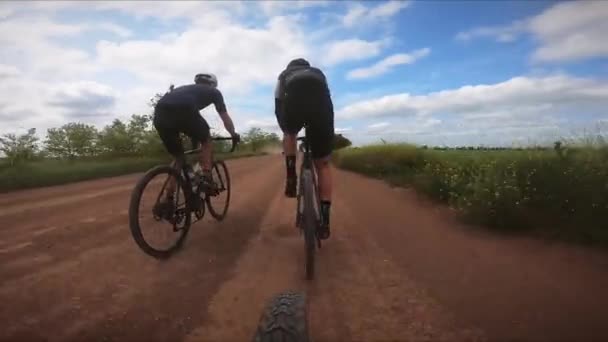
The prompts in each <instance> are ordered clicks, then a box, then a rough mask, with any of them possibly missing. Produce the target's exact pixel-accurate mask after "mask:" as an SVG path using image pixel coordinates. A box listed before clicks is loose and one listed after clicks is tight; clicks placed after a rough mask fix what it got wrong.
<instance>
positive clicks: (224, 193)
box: [205, 160, 230, 221]
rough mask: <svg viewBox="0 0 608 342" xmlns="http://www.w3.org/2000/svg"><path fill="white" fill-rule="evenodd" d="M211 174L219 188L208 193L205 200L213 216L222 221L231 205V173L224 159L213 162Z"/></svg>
mask: <svg viewBox="0 0 608 342" xmlns="http://www.w3.org/2000/svg"><path fill="white" fill-rule="evenodd" d="M211 176H212V177H213V182H214V183H215V185H216V186H217V188H216V191H215V192H214V193H211V194H207V195H206V197H205V201H206V202H207V207H208V208H209V213H211V216H213V218H215V219H216V220H218V221H222V220H223V219H224V218H225V217H226V213H227V212H228V205H230V174H229V173H228V167H227V166H226V163H225V162H224V161H223V160H217V161H215V162H214V163H213V169H211Z"/></svg>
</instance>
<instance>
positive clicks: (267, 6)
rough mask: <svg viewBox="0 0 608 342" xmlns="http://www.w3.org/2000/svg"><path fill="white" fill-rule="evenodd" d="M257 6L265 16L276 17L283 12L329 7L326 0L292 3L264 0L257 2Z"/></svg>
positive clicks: (298, 0)
mask: <svg viewBox="0 0 608 342" xmlns="http://www.w3.org/2000/svg"><path fill="white" fill-rule="evenodd" d="M257 4H258V5H259V6H260V7H261V9H262V11H263V12H264V13H265V14H266V15H277V14H282V13H284V12H290V11H299V10H302V9H306V8H311V7H326V6H329V5H330V1H327V0H293V1H275V0H264V1H258V2H257Z"/></svg>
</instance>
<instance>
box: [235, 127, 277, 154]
mask: <svg viewBox="0 0 608 342" xmlns="http://www.w3.org/2000/svg"><path fill="white" fill-rule="evenodd" d="M242 140H243V145H245V146H246V147H249V148H250V149H251V150H252V151H253V152H257V151H259V150H260V149H262V148H263V147H265V146H268V145H278V144H280V142H281V139H280V138H279V136H278V135H277V134H276V133H268V132H264V131H263V130H262V129H261V128H258V127H252V128H250V129H249V130H248V131H247V132H246V133H245V134H244V135H243V138H242Z"/></svg>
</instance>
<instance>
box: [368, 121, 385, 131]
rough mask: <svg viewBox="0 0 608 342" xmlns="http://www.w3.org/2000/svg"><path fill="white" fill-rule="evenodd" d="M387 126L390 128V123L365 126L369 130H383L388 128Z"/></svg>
mask: <svg viewBox="0 0 608 342" xmlns="http://www.w3.org/2000/svg"><path fill="white" fill-rule="evenodd" d="M388 126H390V123H388V122H378V123H375V124H371V125H369V126H367V128H370V129H379V128H385V127H388Z"/></svg>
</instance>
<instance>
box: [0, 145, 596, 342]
mask: <svg viewBox="0 0 608 342" xmlns="http://www.w3.org/2000/svg"><path fill="white" fill-rule="evenodd" d="M227 163H228V166H229V169H230V173H231V178H232V181H233V191H234V192H233V196H232V199H231V201H232V203H231V205H230V209H229V213H228V217H227V218H226V220H225V221H224V222H215V221H213V219H211V218H210V216H209V215H208V216H207V217H206V218H205V220H204V221H203V222H198V223H196V224H194V225H193V227H192V231H191V232H190V235H189V237H188V239H187V241H186V243H185V245H184V248H183V250H182V251H180V252H179V253H178V254H176V255H175V256H174V257H172V258H171V259H169V260H167V261H164V262H163V261H157V260H154V259H152V258H150V257H148V256H146V255H144V254H143V253H142V252H141V251H140V250H139V249H138V248H137V246H136V245H135V243H134V241H133V240H132V238H131V236H130V232H129V230H128V227H127V216H126V212H125V210H126V209H127V205H128V201H129V196H130V190H131V189H132V186H134V185H135V181H136V180H137V179H138V178H139V176H140V175H131V176H124V177H117V178H114V179H103V180H99V181H97V182H95V181H89V182H83V183H82V184H71V185H66V186H64V187H53V188H52V189H48V188H47V189H38V190H28V191H24V192H18V193H15V195H14V196H15V198H18V199H19V201H13V202H11V201H10V194H3V195H0V203H5V204H7V205H6V206H4V207H3V209H4V208H5V207H6V209H9V210H12V211H11V212H10V213H8V214H5V215H0V227H3V228H2V229H1V230H0V265H1V266H0V279H2V282H1V283H0V301H1V302H2V303H3V306H0V322H2V323H0V340H11V341H12V340H28V341H32V340H38V341H47V340H53V341H66V340H104V341H113V340H141V339H142V338H145V339H146V340H148V341H167V340H171V341H179V340H183V339H187V340H188V341H197V340H204V341H209V340H222V341H232V340H235V339H239V338H242V339H245V340H249V339H250V338H251V337H252V334H253V333H254V329H255V326H256V324H257V321H258V318H259V315H260V313H261V310H262V308H263V305H264V304H265V303H266V301H267V300H268V299H269V298H270V297H271V296H272V295H274V294H276V293H278V292H280V291H285V290H289V289H295V290H302V291H305V292H306V293H307V295H308V301H309V310H310V314H311V316H310V326H311V333H312V336H313V337H314V338H315V340H316V341H336V340H353V341H386V340H427V341H436V340H437V341H442V340H443V341H453V340H483V339H487V340H532V341H538V340H548V341H554V340H607V339H608V329H606V328H605V323H604V322H605V317H606V316H608V293H607V292H606V291H605V288H606V287H608V274H607V273H606V272H605V268H606V265H608V256H607V255H606V253H603V252H596V251H592V250H588V249H584V248H579V247H573V246H565V245H563V244H557V243H554V244H548V243H544V242H541V241H538V240H533V239H528V238H523V237H520V238H506V237H504V236H498V235H495V234H491V233H488V232H480V231H478V230H475V229H474V228H473V227H469V226H466V225H463V224H459V223H457V222H456V221H455V220H454V218H453V216H452V215H450V214H449V213H445V211H444V210H443V209H441V208H438V207H436V206H430V205H428V204H424V203H423V202H421V201H419V200H418V199H416V197H415V196H413V195H412V194H410V193H409V192H407V191H402V190H395V189H391V188H390V187H389V186H387V185H386V184H384V183H382V182H380V181H376V180H371V179H368V178H364V177H361V176H358V175H355V174H352V173H349V172H343V171H337V173H336V175H335V177H334V179H335V183H336V185H335V197H334V205H333V218H332V220H333V221H332V223H333V225H332V238H331V239H330V240H329V241H328V242H327V243H325V244H324V247H323V249H322V250H321V251H320V252H319V253H318V255H317V270H316V275H317V276H316V279H315V280H314V281H312V282H307V281H306V280H305V279H304V243H303V239H302V237H301V236H300V235H299V232H298V231H297V230H296V229H295V227H294V211H295V200H293V199H286V198H284V197H283V194H282V190H283V177H284V174H283V172H284V171H283V160H282V158H280V157H278V156H267V157H260V158H248V159H245V160H230V161H227ZM129 184H131V185H130V187H129V188H128V189H127V190H125V189H123V190H122V191H117V192H115V193H113V192H106V193H103V194H101V195H99V196H98V197H91V196H90V195H91V194H92V193H95V192H97V193H99V192H100V191H104V190H109V189H112V188H120V187H125V188H126V187H127V185H129ZM62 189H63V191H62ZM75 194H78V195H84V196H85V197H83V198H86V196H87V194H88V196H89V198H86V199H82V198H81V199H80V200H78V201H66V198H70V197H71V196H75ZM3 201H4V202H3ZM11 203H12V204H11ZM37 205H45V207H37ZM24 207H27V208H28V209H27V210H26V211H23V210H21V209H19V210H17V209H16V208H24ZM11 208H12V209H11ZM48 245H51V246H50V247H49V248H46V247H45V246H48Z"/></svg>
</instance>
